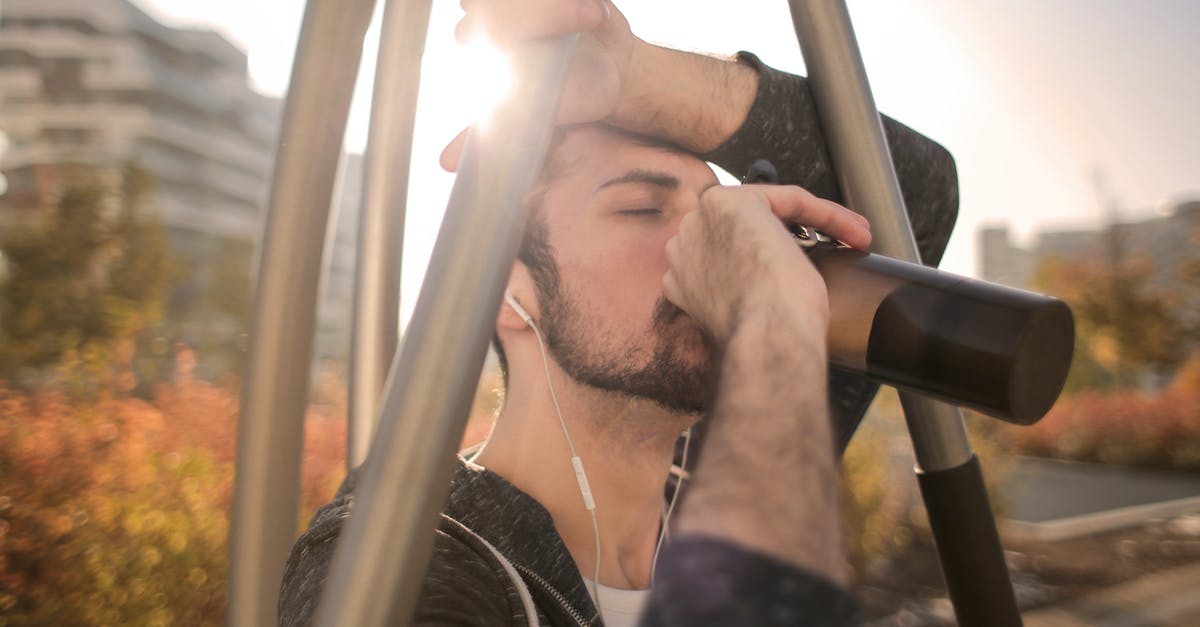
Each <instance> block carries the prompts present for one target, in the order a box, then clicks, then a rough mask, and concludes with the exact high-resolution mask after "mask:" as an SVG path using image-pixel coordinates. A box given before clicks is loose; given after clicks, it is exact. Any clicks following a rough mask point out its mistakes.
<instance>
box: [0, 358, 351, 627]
mask: <svg viewBox="0 0 1200 627" xmlns="http://www.w3.org/2000/svg"><path fill="white" fill-rule="evenodd" d="M188 357H189V355H188V354H187V353H183V354H181V355H180V362H181V365H182V366H184V367H182V368H180V369H179V370H180V371H181V372H183V373H184V374H183V375H181V376H179V377H178V378H177V379H176V380H175V381H174V382H172V383H169V384H162V385H160V386H159V388H158V390H157V391H156V394H155V398H154V399H153V400H152V401H145V400H141V399H138V398H135V397H133V396H131V394H130V391H129V388H128V387H127V386H121V385H118V384H117V382H115V381H107V382H97V381H96V380H92V381H90V382H88V385H91V386H98V387H93V388H92V389H91V390H90V392H92V393H89V394H86V395H76V394H73V393H72V391H73V389H74V388H73V384H74V381H76V380H77V379H73V378H71V377H65V378H62V379H59V380H58V381H57V382H56V383H52V384H51V385H48V386H45V387H43V388H41V389H39V390H37V391H32V392H18V391H15V390H12V389H8V388H6V387H4V386H3V384H2V383H0V591H2V592H0V617H2V619H7V621H8V622H10V623H12V624H106V623H107V624H128V625H151V624H187V625H202V624H214V625H215V624H220V623H221V622H222V620H223V612H224V607H225V587H226V576H227V560H228V547H227V537H228V533H229V518H228V510H229V504H230V502H231V497H232V491H233V474H234V458H235V451H236V449H235V443H236V435H237V424H236V423H237V413H238V401H237V397H236V395H235V394H234V393H232V392H231V391H229V390H228V389H225V388H222V387H219V386H215V385H212V384H210V383H207V382H204V381H200V380H197V379H194V378H192V377H191V376H188V375H189V374H190V372H189V369H188V368H187V367H186V366H187V363H188ZM335 410H336V411H335ZM338 411H340V406H339V405H337V404H336V403H327V404H325V405H318V406H317V408H316V409H314V410H313V412H312V413H311V415H310V417H309V421H308V424H309V427H308V429H307V436H308V437H307V440H308V442H309V445H310V447H309V450H308V452H307V456H306V464H305V475H304V482H303V485H304V493H303V497H302V501H303V507H304V513H303V514H302V515H303V516H304V518H305V519H307V517H308V516H309V515H310V514H311V512H312V511H313V510H314V509H315V508H316V507H317V506H318V505H319V504H321V503H323V502H325V501H327V500H328V499H329V497H330V496H331V495H332V492H333V489H334V488H336V486H337V483H338V482H339V481H340V480H341V478H342V476H343V475H344V466H343V459H344V452H343V451H344V445H345V437H344V421H343V420H341V419H340V416H339V415H338ZM0 622H4V621H3V620H0Z"/></svg>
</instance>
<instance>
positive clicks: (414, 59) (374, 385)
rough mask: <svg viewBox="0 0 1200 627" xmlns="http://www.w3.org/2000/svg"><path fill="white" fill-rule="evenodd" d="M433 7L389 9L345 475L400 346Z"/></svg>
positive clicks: (371, 142) (366, 210)
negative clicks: (412, 172)
mask: <svg viewBox="0 0 1200 627" xmlns="http://www.w3.org/2000/svg"><path fill="white" fill-rule="evenodd" d="M431 5H432V2H430V0H424V1H421V0H416V1H412V2H387V3H386V4H385V6H384V12H383V26H382V29H381V33H380V37H379V58H378V62H377V64H376V66H375V91H374V97H373V99H372V103H371V129H370V134H369V136H368V140H367V155H366V161H365V165H364V172H363V194H362V198H363V205H362V213H361V214H360V217H359V223H358V250H357V253H356V254H357V261H356V263H355V270H354V324H353V327H352V332H351V340H350V379H349V383H348V388H349V401H350V406H349V414H348V416H349V421H348V422H349V424H348V430H347V438H346V468H347V470H349V469H352V468H355V467H357V466H358V465H359V464H361V463H363V461H364V460H366V458H367V451H368V450H369V448H370V445H371V436H372V435H373V434H374V431H375V421H376V417H377V416H378V415H379V398H380V395H381V394H382V392H383V384H384V381H385V379H386V377H387V373H388V368H389V367H390V366H391V363H392V359H393V358H395V356H396V346H397V344H398V342H399V338H400V328H399V327H400V268H401V263H402V259H403V251H404V214H405V208H406V207H405V205H406V204H407V199H408V171H409V165H410V163H411V159H412V142H413V125H414V123H415V121H416V117H417V88H418V86H419V85H420V82H421V55H422V53H423V52H424V49H425V35H426V32H427V31H428V30H429V11H430V6H431Z"/></svg>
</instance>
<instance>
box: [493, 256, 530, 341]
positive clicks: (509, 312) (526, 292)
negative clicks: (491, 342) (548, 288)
mask: <svg viewBox="0 0 1200 627" xmlns="http://www.w3.org/2000/svg"><path fill="white" fill-rule="evenodd" d="M507 287H508V290H509V291H510V292H512V295H513V298H515V299H516V300H517V302H518V303H520V304H521V307H523V308H524V309H525V311H526V312H528V313H529V315H530V317H532V318H533V321H534V322H535V323H536V322H537V321H538V320H539V318H540V316H539V311H538V303H537V298H536V294H537V291H536V290H535V289H534V286H533V277H531V276H529V270H527V269H526V268H525V264H523V263H521V262H519V261H517V262H514V263H513V267H512V272H510V273H509V275H508V286H507ZM529 330H530V329H529V325H527V324H525V320H523V319H522V318H521V316H520V315H519V314H517V312H516V311H514V310H513V308H512V307H510V306H509V305H508V304H507V303H505V302H503V301H501V302H500V311H499V313H497V314H496V331H497V332H500V333H503V332H505V331H510V332H511V331H529Z"/></svg>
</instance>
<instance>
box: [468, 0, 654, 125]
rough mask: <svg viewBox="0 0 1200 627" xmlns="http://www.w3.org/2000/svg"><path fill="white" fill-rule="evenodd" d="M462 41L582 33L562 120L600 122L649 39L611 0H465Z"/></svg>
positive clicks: (507, 45) (512, 41) (502, 42)
mask: <svg viewBox="0 0 1200 627" xmlns="http://www.w3.org/2000/svg"><path fill="white" fill-rule="evenodd" d="M462 7H463V10H464V11H465V12H466V15H465V16H464V17H463V19H462V20H461V21H459V23H458V25H457V26H456V27H455V37H457V39H458V42H459V43H460V44H462V43H466V42H467V41H469V40H470V39H471V38H473V37H477V36H479V35H480V34H483V35H484V36H486V37H487V38H488V39H490V40H491V41H492V42H493V43H495V44H496V45H498V46H500V47H501V48H504V49H510V50H511V49H513V48H517V47H519V46H520V45H521V44H522V43H524V42H527V41H529V40H533V39H541V38H546V37H556V36H560V35H566V34H570V33H580V38H579V45H578V46H577V47H576V50H575V56H574V57H573V58H572V60H571V67H570V70H569V71H568V74H567V84H566V86H565V88H564V90H563V95H562V98H561V99H560V100H559V105H558V119H557V122H558V123H559V124H579V123H585V122H595V121H597V120H601V119H603V118H604V117H606V116H607V115H609V114H610V113H612V111H613V109H614V108H615V107H616V104H617V101H618V99H619V97H620V95H621V88H622V81H623V79H624V77H625V75H626V72H627V70H628V68H629V65H630V62H631V59H632V57H633V54H634V49H635V47H636V45H637V44H640V45H642V46H644V45H645V43H644V42H642V41H641V40H639V39H638V38H636V37H634V36H633V33H632V32H631V31H630V30H629V22H627V21H626V20H625V16H623V15H621V12H620V11H618V10H617V8H616V7H615V6H613V4H612V3H611V2H609V1H608V0H462Z"/></svg>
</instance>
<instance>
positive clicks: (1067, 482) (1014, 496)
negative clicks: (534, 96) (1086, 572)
mask: <svg viewBox="0 0 1200 627" xmlns="http://www.w3.org/2000/svg"><path fill="white" fill-rule="evenodd" d="M1003 493H1004V494H1005V495H1006V496H1007V497H1008V498H1009V499H1010V500H1011V505H1012V507H1011V510H1010V511H1009V517H1010V518H1012V519H1014V520H1020V521H1024V522H1032V523H1041V522H1048V521H1051V520H1056V519H1061V518H1070V517H1074V516H1081V515H1087V514H1094V513H1097V512H1102V511H1106V510H1113V509H1120V508H1126V507H1135V506H1140V505H1147V504H1151V503H1160V502H1163V501H1171V500H1177V499H1185V498H1193V497H1200V475H1195V474H1187V473H1173V472H1156V471H1146V470H1129V469H1125V468H1113V467H1109V466H1102V465H1099V464H1082V463H1078V462H1060V461H1053V460H1045V459H1034V458H1029V457H1023V458H1020V459H1018V461H1017V463H1016V464H1015V465H1014V468H1013V473H1012V475H1011V476H1010V477H1009V478H1008V479H1007V481H1005V483H1004V487H1003ZM1198 625H1200V623H1198Z"/></svg>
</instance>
